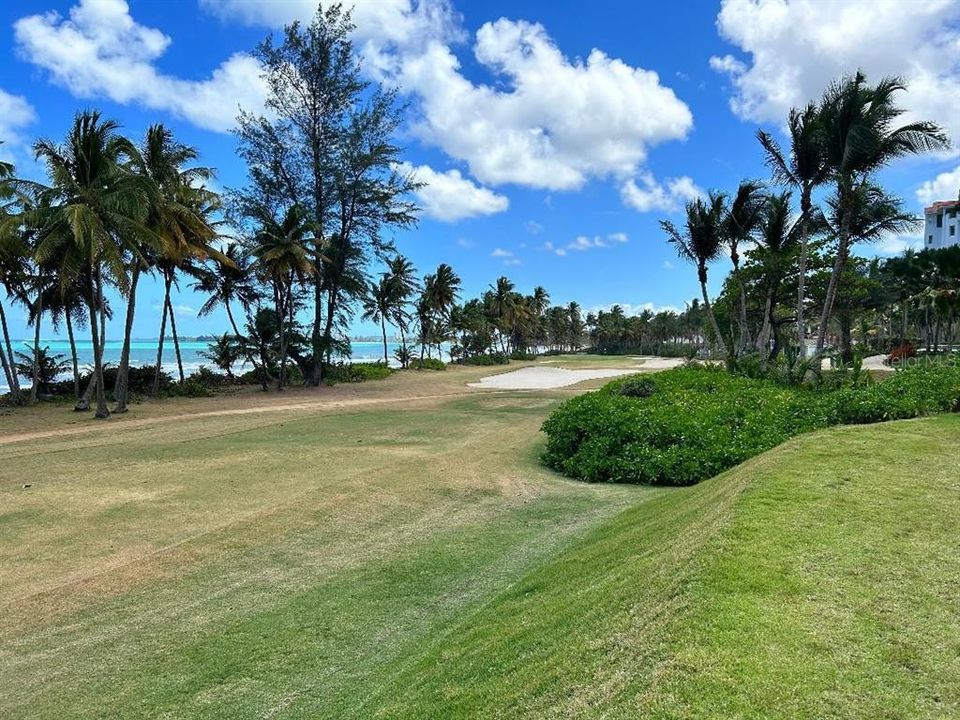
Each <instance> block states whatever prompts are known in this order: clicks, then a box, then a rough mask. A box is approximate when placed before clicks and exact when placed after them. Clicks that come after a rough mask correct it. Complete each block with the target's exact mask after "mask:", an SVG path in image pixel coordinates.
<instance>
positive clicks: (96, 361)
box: [87, 271, 110, 420]
mask: <svg viewBox="0 0 960 720" xmlns="http://www.w3.org/2000/svg"><path fill="white" fill-rule="evenodd" d="M87 302H88V305H89V308H90V340H91V341H92V343H93V378H94V383H95V385H96V387H95V390H94V392H95V395H96V399H97V409H96V412H95V417H96V418H97V419H98V420H106V419H107V418H109V417H110V410H109V408H107V394H106V392H105V391H104V387H103V345H102V338H103V335H102V330H103V287H102V284H101V280H100V273H99V271H97V274H96V278H94V279H93V281H92V282H91V283H90V293H89V295H88V299H87ZM98 309H99V311H100V315H99V317H100V322H99V323H98V322H97V318H98V314H97V311H98Z"/></svg>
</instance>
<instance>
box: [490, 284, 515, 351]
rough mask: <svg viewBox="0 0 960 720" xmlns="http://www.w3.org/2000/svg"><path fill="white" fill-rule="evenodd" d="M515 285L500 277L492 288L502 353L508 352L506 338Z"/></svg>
mask: <svg viewBox="0 0 960 720" xmlns="http://www.w3.org/2000/svg"><path fill="white" fill-rule="evenodd" d="M513 288H514V285H513V283H512V282H511V281H510V278H507V277H504V276H502V275H501V276H500V277H498V278H497V282H496V284H495V285H491V286H490V290H491V292H492V301H493V313H494V318H495V320H496V326H497V332H498V333H499V335H500V351H501V352H503V353H506V352H507V348H506V345H505V344H504V337H505V335H506V333H507V327H508V325H509V322H510V313H511V310H512V305H513V302H514V293H513Z"/></svg>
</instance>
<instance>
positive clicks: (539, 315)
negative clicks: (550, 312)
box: [530, 285, 550, 354]
mask: <svg viewBox="0 0 960 720" xmlns="http://www.w3.org/2000/svg"><path fill="white" fill-rule="evenodd" d="M530 300H531V303H530V307H531V310H532V311H533V323H534V328H533V331H534V332H533V341H534V353H535V354H536V352H538V351H539V347H540V345H541V344H542V343H543V341H544V338H545V333H544V327H543V321H544V314H545V313H546V312H547V308H548V307H549V306H550V293H548V292H547V290H546V288H544V287H543V286H542V285H537V286H536V287H535V288H534V289H533V295H531V296H530Z"/></svg>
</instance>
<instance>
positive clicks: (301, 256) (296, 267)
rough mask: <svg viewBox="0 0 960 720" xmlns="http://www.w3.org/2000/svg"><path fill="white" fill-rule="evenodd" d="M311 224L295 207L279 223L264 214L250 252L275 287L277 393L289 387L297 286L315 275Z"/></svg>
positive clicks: (299, 209)
mask: <svg viewBox="0 0 960 720" xmlns="http://www.w3.org/2000/svg"><path fill="white" fill-rule="evenodd" d="M309 230H310V225H309V223H308V222H307V220H306V216H305V214H304V212H303V211H302V210H301V208H300V207H299V206H297V205H293V206H292V207H290V209H289V210H287V212H286V213H285V214H284V216H283V218H282V219H281V220H280V221H279V222H278V221H277V220H276V219H274V218H272V217H271V216H270V215H269V214H268V213H266V212H262V213H261V226H260V230H259V231H258V232H257V234H256V236H255V237H254V238H253V243H254V244H253V248H252V249H251V251H250V254H251V256H252V257H253V258H254V259H255V261H256V264H257V266H258V268H259V269H260V270H261V271H262V272H263V273H264V275H265V276H266V277H267V279H268V280H269V281H270V284H271V286H272V288H273V299H274V306H275V308H276V313H277V322H278V324H279V328H280V375H279V378H278V380H277V390H282V389H283V387H284V385H286V384H287V338H288V335H289V331H290V328H291V327H292V326H293V320H294V286H295V285H296V284H297V283H298V282H299V283H303V281H304V280H305V279H306V278H307V277H308V276H310V275H312V274H313V273H314V272H315V270H316V268H315V266H314V264H313V263H312V262H311V251H310V250H309V249H308V248H307V246H306V242H307V241H308V240H309V239H310V233H309Z"/></svg>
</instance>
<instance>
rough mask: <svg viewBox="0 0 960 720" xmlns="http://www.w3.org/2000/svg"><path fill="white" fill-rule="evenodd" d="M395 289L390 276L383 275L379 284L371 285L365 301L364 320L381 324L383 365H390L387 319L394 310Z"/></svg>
mask: <svg viewBox="0 0 960 720" xmlns="http://www.w3.org/2000/svg"><path fill="white" fill-rule="evenodd" d="M395 297H396V296H395V294H394V288H393V286H392V285H391V283H390V277H389V275H383V276H382V277H381V278H380V281H379V282H375V283H370V292H369V293H368V294H367V296H366V297H365V298H364V299H363V319H364V320H371V321H373V322H375V323H380V331H381V332H382V334H383V364H384V365H388V364H389V363H390V355H389V354H388V351H387V318H388V317H390V315H391V313H392V312H393V310H394V299H395Z"/></svg>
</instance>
